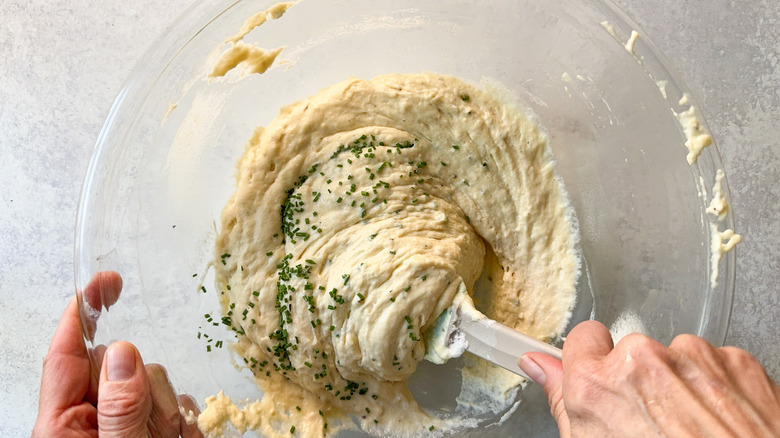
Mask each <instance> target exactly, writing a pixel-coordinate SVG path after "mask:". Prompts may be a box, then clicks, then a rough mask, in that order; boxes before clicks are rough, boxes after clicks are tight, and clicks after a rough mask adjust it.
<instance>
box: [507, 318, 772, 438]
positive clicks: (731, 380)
mask: <svg viewBox="0 0 780 438" xmlns="http://www.w3.org/2000/svg"><path fill="white" fill-rule="evenodd" d="M519 365H520V368H521V369H523V371H525V372H526V373H527V374H528V375H529V376H530V377H531V378H533V380H534V381H536V382H537V383H539V384H541V385H542V386H543V387H544V391H545V392H546V393H547V397H548V401H549V403H550V409H551V412H552V415H553V417H555V420H556V421H557V422H558V428H559V431H560V434H561V436H562V437H564V438H567V437H570V436H577V437H582V436H586V437H590V436H598V437H608V436H619V437H626V436H641V437H652V436H675V437H678V436H695V437H699V436H718V437H721V436H734V437H770V436H771V437H776V436H780V388H778V385H777V384H776V383H775V382H773V381H772V379H770V378H769V376H767V374H766V371H765V370H764V368H763V367H762V366H761V364H760V363H759V362H758V361H757V360H756V359H755V358H754V357H753V356H751V355H750V354H748V353H747V352H746V351H744V350H741V349H739V348H735V347H723V348H714V347H713V346H711V345H710V344H709V343H707V341H705V340H703V339H701V338H699V337H697V336H693V335H680V336H677V337H676V338H675V339H674V340H673V341H672V342H671V344H669V347H665V346H664V345H662V344H660V343H658V342H656V341H654V340H652V339H650V338H648V337H647V336H644V335H640V334H631V335H628V336H626V337H624V338H623V339H621V340H620V342H618V343H617V345H616V346H614V348H613V345H612V337H611V335H610V334H609V331H608V330H607V329H606V327H604V326H603V325H602V324H601V323H598V322H595V321H586V322H583V323H581V324H579V325H577V326H576V327H575V328H574V329H573V330H572V331H571V333H570V334H569V336H568V337H567V338H566V342H565V343H564V345H563V362H562V363H561V361H558V360H557V359H554V358H552V357H550V356H547V355H545V354H542V353H527V354H525V355H523V357H522V358H521V359H520V361H519Z"/></svg>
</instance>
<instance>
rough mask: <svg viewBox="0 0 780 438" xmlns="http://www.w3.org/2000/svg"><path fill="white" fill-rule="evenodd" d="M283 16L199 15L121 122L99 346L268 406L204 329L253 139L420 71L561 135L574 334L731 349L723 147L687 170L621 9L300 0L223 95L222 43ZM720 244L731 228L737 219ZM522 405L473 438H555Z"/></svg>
mask: <svg viewBox="0 0 780 438" xmlns="http://www.w3.org/2000/svg"><path fill="white" fill-rule="evenodd" d="M270 5H271V2H268V1H248V0H241V1H237V2H236V1H234V0H214V1H202V2H199V3H197V4H195V5H194V6H192V7H191V8H190V9H189V10H187V11H186V12H185V13H184V14H183V15H182V17H181V18H179V19H178V20H177V21H176V22H175V23H174V24H173V25H172V26H171V27H170V28H169V29H168V31H167V32H166V33H165V34H164V35H163V36H162V37H160V39H159V40H158V41H157V42H156V43H155V45H154V46H153V47H152V48H151V50H150V51H149V52H148V53H147V54H146V55H145V56H144V58H143V59H142V60H141V62H140V63H139V64H138V67H137V68H136V69H135V70H134V71H133V73H132V74H131V76H130V78H129V80H128V82H127V84H126V85H125V87H124V88H123V89H122V91H121V93H120V95H119V96H118V98H117V100H116V102H115V104H114V106H113V108H112V109H111V112H110V114H109V117H108V119H107V120H106V123H105V126H104V127H103V131H102V132H101V135H100V137H99V139H98V142H97V147H96V150H95V153H94V156H93V158H92V161H91V164H90V168H89V172H88V175H87V177H86V181H85V184H84V189H83V193H82V199H81V204H80V208H79V215H78V224H77V236H76V251H75V257H76V263H75V279H76V288H77V290H78V291H82V290H83V289H84V288H85V286H86V285H87V283H88V282H89V280H90V279H91V278H92V277H93V276H94V275H95V273H97V272H99V271H104V270H115V271H118V272H120V273H121V275H122V277H123V278H124V290H123V292H122V295H121V297H120V298H119V301H118V302H117V303H116V304H114V305H113V306H112V307H111V308H110V310H107V309H105V308H100V309H96V311H95V309H91V308H89V305H88V304H87V302H86V300H84V299H82V300H81V305H82V311H83V312H82V316H83V319H84V321H85V327H87V329H86V336H87V339H88V341H89V342H90V343H91V345H98V344H108V343H110V342H113V341H116V340H120V339H121V340H127V341H130V342H133V343H134V344H135V345H137V346H138V348H139V349H140V351H141V353H142V355H143V357H144V359H145V361H147V362H159V363H161V364H163V365H164V366H166V367H167V369H168V370H169V373H170V377H171V380H172V382H173V384H174V386H175V387H176V389H177V390H178V391H180V392H186V393H189V394H192V395H193V396H194V397H195V399H196V400H198V401H199V402H201V403H202V400H203V399H204V398H205V397H206V396H208V395H211V394H215V393H217V392H218V391H219V390H220V389H225V391H226V393H227V394H228V395H230V396H231V397H233V398H234V399H235V398H238V399H240V398H250V399H256V398H257V397H258V396H259V393H258V389H257V387H256V386H255V384H254V383H253V382H252V381H251V378H250V377H249V376H250V374H249V372H248V371H246V370H243V371H242V370H240V369H239V368H236V367H235V366H234V365H233V363H232V360H233V358H231V353H230V352H229V351H228V349H226V348H221V349H220V348H212V351H207V343H206V342H205V341H204V339H203V337H199V333H203V334H208V335H209V336H210V337H211V339H214V340H223V341H224V343H225V344H227V343H228V342H229V341H230V340H231V339H232V337H231V336H230V333H231V332H228V331H227V330H225V329H223V328H222V327H214V326H212V325H211V324H209V323H207V322H206V320H205V319H204V314H207V313H208V314H211V315H219V314H220V313H219V312H220V310H219V305H218V300H217V297H216V295H215V294H214V293H213V292H208V293H203V291H202V287H203V288H205V289H206V290H208V289H209V288H210V287H211V285H212V282H213V278H212V274H211V271H210V269H209V264H210V263H211V262H212V261H213V253H212V251H213V249H212V248H213V240H214V237H215V235H216V231H217V229H218V228H219V226H220V225H219V215H220V212H221V210H222V208H223V206H224V205H225V203H226V201H227V200H228V198H229V196H230V195H231V193H232V191H233V188H234V180H233V172H234V166H235V163H236V160H237V158H238V157H239V156H240V154H241V152H242V151H243V148H244V145H245V144H246V142H247V140H248V139H249V138H250V136H251V134H252V131H253V129H254V128H255V127H256V126H259V125H265V124H267V123H268V122H270V121H271V120H272V119H273V118H274V117H275V116H276V114H277V113H278V111H279V109H280V108H281V107H282V106H284V105H286V104H289V103H291V102H294V101H296V100H300V99H302V98H304V97H306V96H309V95H311V94H313V93H315V92H316V91H318V90H320V89H321V88H323V87H325V86H327V85H330V84H333V83H336V82H339V81H341V80H343V79H345V78H347V77H349V76H358V77H362V78H371V77H373V76H376V75H379V74H383V73H393V72H408V73H417V72H422V71H432V72H436V73H442V74H450V75H455V76H458V77H461V78H464V79H467V80H472V81H480V80H481V79H482V78H489V79H490V80H492V81H497V82H498V83H500V84H501V85H502V86H503V87H505V88H506V89H508V90H510V91H511V92H512V93H513V94H515V96H516V97H517V99H518V100H519V101H521V102H522V103H523V104H524V105H526V106H528V107H530V108H531V109H532V110H533V111H534V112H535V113H536V114H537V115H538V117H539V119H540V120H541V122H542V124H543V125H544V126H545V127H546V129H547V131H548V132H549V134H550V137H551V146H552V149H553V151H554V154H555V157H556V159H557V166H558V167H557V168H558V173H559V174H560V176H561V177H562V179H563V181H564V184H565V186H566V189H567V190H568V193H569V196H570V198H571V202H572V205H573V207H574V209H575V211H576V214H577V217H578V219H579V227H580V236H581V250H582V254H583V256H584V262H585V264H584V271H583V275H582V277H581V279H580V284H579V286H578V306H577V308H576V309H575V314H574V317H573V318H572V321H571V326H573V325H574V324H576V323H577V322H580V321H582V320H585V319H588V318H594V319H597V320H599V321H601V322H603V323H605V324H606V325H607V326H608V327H610V326H614V325H615V324H616V322H617V323H619V322H620V321H622V320H625V319H626V318H627V317H628V320H629V321H633V323H632V324H629V328H641V329H642V330H643V331H644V332H645V333H646V334H648V335H650V336H652V337H653V338H655V339H657V340H659V341H661V342H669V341H670V340H671V339H672V338H673V337H674V336H675V335H676V334H679V333H694V334H698V335H700V336H703V337H704V338H706V339H707V340H709V341H710V342H711V343H713V344H716V345H721V344H722V343H723V340H724V338H725V335H726V330H727V326H728V320H729V314H730V309H731V301H732V295H733V287H734V269H735V254H734V252H731V253H728V254H726V255H725V256H724V258H723V260H722V261H721V263H720V277H719V284H718V286H717V287H712V286H711V284H710V280H709V278H710V230H709V223H710V222H711V220H712V219H711V218H710V217H708V216H707V214H706V213H705V208H706V206H707V202H708V199H706V197H702V196H700V195H699V193H700V182H699V181H700V178H701V179H702V180H703V181H704V182H705V184H706V186H707V187H710V186H711V185H712V182H713V181H714V175H715V172H716V170H717V169H719V168H721V167H722V166H721V162H720V158H719V156H718V153H717V150H716V148H715V147H714V146H712V147H709V148H707V149H706V150H705V151H704V153H703V154H702V155H701V157H700V158H699V160H698V164H696V165H693V166H689V165H688V164H687V162H686V160H685V155H686V152H687V150H686V149H685V147H684V146H683V144H684V141H685V137H684V135H683V130H682V129H681V127H680V124H679V123H678V120H677V119H676V117H675V114H674V112H679V111H681V110H682V109H685V108H687V106H682V107H681V106H679V105H678V103H677V102H678V100H679V99H680V98H681V96H682V94H683V92H684V91H687V89H686V87H685V86H684V85H683V84H682V82H681V81H680V79H679V77H678V76H677V75H676V74H675V73H674V72H673V69H672V68H670V66H669V64H668V62H667V61H666V59H665V58H664V57H663V56H662V55H661V53H660V52H659V50H658V49H657V48H656V47H655V46H654V45H653V44H652V43H651V42H650V41H649V39H648V38H647V36H646V35H644V34H643V33H642V32H641V30H639V29H638V26H637V25H636V24H635V23H634V22H632V21H631V20H630V19H629V18H627V17H626V16H625V15H624V14H623V13H622V12H620V11H619V10H618V9H617V8H616V7H615V6H614V5H612V4H611V3H609V2H608V0H576V1H572V0H519V1H500V2H490V3H484V2H481V1H477V0H461V1H457V2H439V1H436V0H424V1H423V0H377V1H372V2H366V1H362V0H338V1H335V0H334V1H313V0H308V1H303V2H301V3H299V4H297V5H296V6H294V7H293V8H291V9H290V10H289V11H288V12H287V14H286V15H285V16H284V17H282V18H281V19H279V20H274V21H269V22H268V23H266V24H264V25H263V26H261V27H260V28H258V29H256V30H255V31H253V32H252V33H250V34H249V36H247V38H246V41H248V42H256V43H258V45H260V46H261V47H265V48H275V47H280V46H284V47H285V49H284V51H283V52H282V54H281V55H280V58H279V59H277V62H276V65H275V66H274V67H273V68H271V69H270V70H268V71H267V72H266V73H265V74H262V75H251V76H247V77H244V78H243V79H240V80H238V79H236V78H233V79H227V80H224V79H223V80H215V81H211V82H210V81H209V80H208V79H207V78H206V73H207V71H208V70H209V68H210V66H211V65H212V63H213V62H214V59H215V56H216V55H217V54H218V53H219V48H220V47H221V45H222V43H223V42H224V41H225V40H226V39H227V38H229V37H231V36H233V35H234V34H236V32H237V31H238V29H239V28H240V27H241V25H242V23H243V22H244V20H245V18H247V17H249V16H250V15H252V14H254V13H256V12H258V11H261V10H263V9H265V8H267V7H268V6H270ZM604 21H608V22H610V23H611V24H612V25H614V29H615V34H616V35H617V39H616V38H615V36H613V35H612V34H610V33H609V32H608V31H607V30H606V29H605V27H604V26H603V25H602V24H601V23H602V22H604ZM632 30H638V31H639V33H640V34H641V36H640V38H639V40H638V41H637V42H636V44H635V47H634V49H635V53H636V56H634V55H632V54H631V53H629V52H628V51H627V50H626V49H625V48H624V46H623V44H624V43H625V42H626V39H627V38H628V35H629V34H630V33H631V31H632ZM618 39H619V40H620V41H618ZM659 81H666V82H667V85H666V87H665V94H664V93H662V92H661V90H660V89H659V83H660V82H659ZM692 103H693V102H692ZM702 123H704V121H703V120H702ZM704 126H706V125H704ZM724 189H725V191H726V196H727V197H728V190H727V188H725V187H724ZM721 228H733V222H732V219H731V217H729V218H728V219H727V220H726V222H724V223H723V224H721ZM632 315H633V316H632ZM98 317H99V320H97V322H96V323H95V320H96V319H97V318H98ZM632 318H633V319H632ZM426 373H427V374H426ZM421 375H425V378H423V377H420V376H421ZM453 375H457V374H450V373H448V372H442V371H441V369H437V368H435V367H434V366H433V365H430V364H428V365H424V366H421V368H420V370H419V373H418V375H415V376H414V377H413V381H414V383H413V386H414V387H415V393H416V395H417V396H418V398H419V399H420V400H421V402H423V404H425V405H427V406H431V407H435V406H438V405H440V404H441V403H445V404H446V403H447V401H446V400H444V399H446V398H447V397H453V396H454V395H453V389H452V388H454V387H456V386H457V383H458V382H455V381H453V380H451V379H448V378H446V376H453ZM442 376H445V377H442ZM455 393H457V391H455ZM523 400H524V401H523V402H522V403H521V404H520V406H519V407H518V409H517V410H516V411H515V412H514V413H513V414H512V416H511V417H510V419H509V420H508V421H506V422H504V423H503V424H501V425H497V426H496V425H492V426H488V425H486V426H485V427H484V428H483V429H482V430H480V431H471V432H466V433H464V436H470V435H471V434H473V435H476V434H479V435H480V436H483V435H485V434H486V433H487V434H489V435H490V436H507V434H510V433H511V435H513V436H530V435H536V436H555V435H556V434H557V429H556V427H555V423H554V422H553V420H552V419H551V418H550V416H549V414H548V413H547V412H548V409H547V406H546V401H545V398H544V397H543V394H542V393H541V391H540V389H539V388H538V387H537V386H535V385H529V387H528V388H527V389H526V390H525V391H524V393H523ZM201 407H203V405H201ZM494 420H495V419H494ZM488 423H490V422H488ZM345 435H349V434H345Z"/></svg>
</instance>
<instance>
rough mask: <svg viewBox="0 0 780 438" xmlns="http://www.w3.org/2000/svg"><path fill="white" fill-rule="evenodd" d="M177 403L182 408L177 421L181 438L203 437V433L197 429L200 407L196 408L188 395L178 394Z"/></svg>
mask: <svg viewBox="0 0 780 438" xmlns="http://www.w3.org/2000/svg"><path fill="white" fill-rule="evenodd" d="M179 405H181V408H182V416H181V418H180V423H179V427H180V431H181V438H203V434H202V433H200V429H198V415H200V409H198V405H197V404H196V403H195V400H193V399H192V397H190V396H189V395H180V396H179Z"/></svg>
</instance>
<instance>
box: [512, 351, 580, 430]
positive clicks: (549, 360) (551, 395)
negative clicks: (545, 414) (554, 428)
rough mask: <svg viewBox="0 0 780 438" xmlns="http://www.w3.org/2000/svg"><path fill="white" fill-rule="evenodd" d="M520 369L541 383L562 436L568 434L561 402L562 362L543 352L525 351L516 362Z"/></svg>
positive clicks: (566, 420) (566, 421)
mask: <svg viewBox="0 0 780 438" xmlns="http://www.w3.org/2000/svg"><path fill="white" fill-rule="evenodd" d="M518 365H519V366H520V369H522V370H523V372H524V373H526V374H527V375H528V377H530V378H531V379H532V380H533V381H534V382H536V383H538V384H539V385H542V387H543V388H544V392H545V394H547V401H548V403H549V404H550V412H551V413H552V416H553V418H555V421H556V422H558V429H559V432H560V435H561V436H562V437H567V436H569V417H568V415H567V413H566V407H565V405H564V403H563V390H562V388H563V364H562V363H561V361H559V360H558V359H556V358H554V357H551V356H548V355H546V354H544V353H526V354H524V355H523V357H521V358H520V361H519V362H518Z"/></svg>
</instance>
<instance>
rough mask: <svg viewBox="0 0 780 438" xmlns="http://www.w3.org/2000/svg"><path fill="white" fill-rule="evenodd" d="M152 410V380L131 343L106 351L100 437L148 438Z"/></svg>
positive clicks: (102, 369)
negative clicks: (148, 423)
mask: <svg viewBox="0 0 780 438" xmlns="http://www.w3.org/2000/svg"><path fill="white" fill-rule="evenodd" d="M151 410H152V397H151V394H150V384H149V378H148V377H147V375H146V370H145V368H144V364H143V361H142V360H141V355H140V354H139V353H138V350H136V348H135V347H134V346H133V345H132V344H130V343H128V342H116V343H114V344H112V345H111V346H109V347H108V349H107V350H106V354H105V356H104V358H103V366H102V368H101V372H100V392H99V394H98V428H99V435H100V437H101V438H123V437H129V436H132V437H137V436H138V437H140V436H147V420H148V419H149V414H150V413H151Z"/></svg>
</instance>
